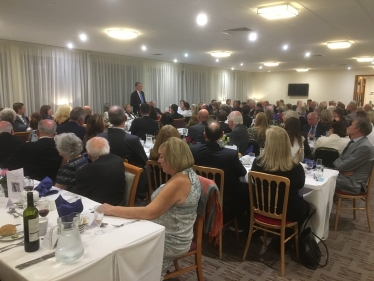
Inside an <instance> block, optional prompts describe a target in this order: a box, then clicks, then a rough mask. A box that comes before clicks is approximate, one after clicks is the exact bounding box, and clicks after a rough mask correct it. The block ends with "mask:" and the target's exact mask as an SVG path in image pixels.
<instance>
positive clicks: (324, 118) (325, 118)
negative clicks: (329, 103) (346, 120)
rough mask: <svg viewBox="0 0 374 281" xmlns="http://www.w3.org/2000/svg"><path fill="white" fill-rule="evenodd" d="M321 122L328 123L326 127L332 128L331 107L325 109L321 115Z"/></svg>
mask: <svg viewBox="0 0 374 281" xmlns="http://www.w3.org/2000/svg"><path fill="white" fill-rule="evenodd" d="M320 120H321V123H322V124H324V125H326V128H330V124H331V123H332V120H333V111H332V110H330V109H323V110H322V111H321V115H320Z"/></svg>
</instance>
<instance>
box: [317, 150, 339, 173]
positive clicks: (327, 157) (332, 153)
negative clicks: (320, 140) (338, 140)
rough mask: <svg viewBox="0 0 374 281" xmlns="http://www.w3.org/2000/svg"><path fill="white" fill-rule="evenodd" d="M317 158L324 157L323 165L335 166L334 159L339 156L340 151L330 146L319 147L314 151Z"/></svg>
mask: <svg viewBox="0 0 374 281" xmlns="http://www.w3.org/2000/svg"><path fill="white" fill-rule="evenodd" d="M314 156H315V158H316V159H322V164H323V166H325V167H327V168H332V169H333V168H334V164H333V163H334V161H335V160H336V159H338V158H339V151H337V150H336V149H334V148H329V147H318V148H317V149H316V151H315V152H314Z"/></svg>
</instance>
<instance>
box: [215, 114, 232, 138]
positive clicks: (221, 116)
mask: <svg viewBox="0 0 374 281" xmlns="http://www.w3.org/2000/svg"><path fill="white" fill-rule="evenodd" d="M227 115H228V114H227V112H226V111H223V110H220V111H219V113H218V122H219V123H220V124H221V128H222V131H223V133H224V134H228V133H231V132H232V130H231V129H230V127H229V124H227V123H225V122H226V120H227Z"/></svg>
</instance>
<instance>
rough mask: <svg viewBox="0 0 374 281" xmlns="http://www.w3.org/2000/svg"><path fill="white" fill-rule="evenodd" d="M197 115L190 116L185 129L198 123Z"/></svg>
mask: <svg viewBox="0 0 374 281" xmlns="http://www.w3.org/2000/svg"><path fill="white" fill-rule="evenodd" d="M197 116H198V114H192V115H191V118H190V120H189V121H188V123H187V125H186V128H187V129H189V128H190V127H191V126H193V125H196V124H198V123H199V120H198V119H197Z"/></svg>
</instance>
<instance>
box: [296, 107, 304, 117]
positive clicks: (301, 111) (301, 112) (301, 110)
mask: <svg viewBox="0 0 374 281" xmlns="http://www.w3.org/2000/svg"><path fill="white" fill-rule="evenodd" d="M296 112H297V113H299V115H305V113H306V110H305V107H303V106H298V107H296Z"/></svg>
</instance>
